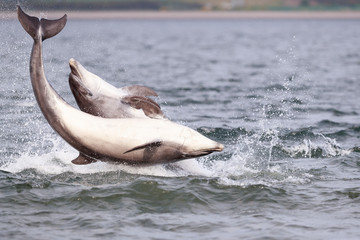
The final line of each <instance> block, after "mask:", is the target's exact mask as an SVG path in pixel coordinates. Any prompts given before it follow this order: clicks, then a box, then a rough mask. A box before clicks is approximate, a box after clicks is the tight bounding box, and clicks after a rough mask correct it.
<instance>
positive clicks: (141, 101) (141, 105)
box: [121, 96, 165, 118]
mask: <svg viewBox="0 0 360 240" xmlns="http://www.w3.org/2000/svg"><path fill="white" fill-rule="evenodd" d="M121 102H122V103H126V104H129V105H130V106H131V107H133V108H136V109H141V110H143V112H144V113H145V115H146V116H148V117H150V118H164V117H165V115H164V113H163V112H162V111H161V109H160V106H159V104H157V103H156V102H155V101H154V100H151V99H150V98H146V97H142V96H126V97H123V98H122V99H121Z"/></svg>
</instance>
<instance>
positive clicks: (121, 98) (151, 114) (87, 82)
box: [69, 58, 166, 119]
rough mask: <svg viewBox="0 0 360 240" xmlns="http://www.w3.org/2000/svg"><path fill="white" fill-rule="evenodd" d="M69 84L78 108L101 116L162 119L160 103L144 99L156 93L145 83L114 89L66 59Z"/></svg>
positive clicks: (71, 60) (163, 116) (76, 63)
mask: <svg viewBox="0 0 360 240" xmlns="http://www.w3.org/2000/svg"><path fill="white" fill-rule="evenodd" d="M69 65H70V69H71V73H70V75H69V84H70V88H71V91H72V93H73V95H74V97H75V100H76V103H77V104H78V106H79V108H80V109H81V111H84V112H86V113H90V114H92V115H95V116H101V117H104V118H157V119H161V118H166V117H165V115H164V113H163V112H162V111H161V108H160V106H159V105H158V104H157V103H156V102H155V101H153V100H152V99H150V98H148V96H158V95H157V93H156V92H155V91H154V90H152V89H150V88H148V87H145V86H138V85H134V86H127V87H122V88H116V87H114V86H113V85H111V84H109V83H107V82H106V81H104V80H103V79H101V78H100V77H99V76H97V75H95V74H93V73H91V72H89V71H88V70H86V69H85V68H84V67H83V66H82V65H81V64H80V63H79V62H78V61H76V60H75V59H73V58H72V59H70V61H69Z"/></svg>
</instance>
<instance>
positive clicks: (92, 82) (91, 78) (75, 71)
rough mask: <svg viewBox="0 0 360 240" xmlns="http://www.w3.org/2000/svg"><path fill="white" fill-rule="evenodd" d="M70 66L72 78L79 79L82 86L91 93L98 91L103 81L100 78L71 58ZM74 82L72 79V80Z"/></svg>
mask: <svg viewBox="0 0 360 240" xmlns="http://www.w3.org/2000/svg"><path fill="white" fill-rule="evenodd" d="M69 66H70V69H71V73H70V77H72V78H74V77H77V80H79V81H81V82H82V84H83V85H84V86H85V87H86V88H88V89H89V90H90V91H93V92H94V91H96V90H97V89H98V88H99V85H100V83H101V82H102V81H104V80H102V79H101V78H100V77H99V76H97V75H95V74H93V73H91V72H89V71H88V70H86V69H85V68H84V67H83V66H82V65H81V64H80V63H79V62H78V61H76V60H75V59H73V58H71V59H70V60H69ZM70 81H72V79H71V80H70Z"/></svg>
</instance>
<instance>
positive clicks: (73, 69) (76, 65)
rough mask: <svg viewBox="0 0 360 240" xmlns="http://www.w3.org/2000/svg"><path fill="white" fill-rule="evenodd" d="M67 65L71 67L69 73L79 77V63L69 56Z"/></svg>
mask: <svg viewBox="0 0 360 240" xmlns="http://www.w3.org/2000/svg"><path fill="white" fill-rule="evenodd" d="M69 66H70V69H71V74H73V75H75V76H76V77H78V78H80V79H81V77H82V75H81V73H80V71H79V63H78V62H77V61H76V60H75V59H73V58H71V59H70V60H69Z"/></svg>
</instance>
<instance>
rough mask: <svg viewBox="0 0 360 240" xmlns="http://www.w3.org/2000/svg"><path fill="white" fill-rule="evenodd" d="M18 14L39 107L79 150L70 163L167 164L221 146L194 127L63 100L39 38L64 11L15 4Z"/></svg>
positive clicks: (54, 27) (52, 30)
mask: <svg viewBox="0 0 360 240" xmlns="http://www.w3.org/2000/svg"><path fill="white" fill-rule="evenodd" d="M17 13H18V19H19V21H20V23H21V25H22V26H23V28H24V29H25V31H26V32H27V33H28V34H29V35H30V36H31V37H32V38H33V40H34V43H33V47H32V52H31V56H30V78H31V83H32V87H33V90H34V95H35V97H36V100H37V102H38V104H39V107H40V109H41V111H42V113H43V115H44V116H45V118H46V120H47V121H48V122H49V124H50V126H51V127H52V128H53V129H54V130H55V131H56V132H57V133H58V134H59V135H60V136H61V137H62V138H63V139H64V140H65V141H66V142H67V143H69V144H70V145H71V146H72V147H74V148H75V149H77V150H78V151H79V152H80V155H79V157H77V158H76V159H74V160H73V161H72V162H73V163H74V164H88V163H91V162H94V161H96V160H100V161H105V162H115V163H129V164H156V163H169V162H174V161H179V160H182V159H187V158H193V157H198V156H203V155H207V154H210V153H212V152H214V151H222V150H223V145H222V144H220V143H217V142H215V141H213V140H211V139H208V138H206V137H205V136H203V135H201V134H200V133H198V132H196V131H195V130H193V129H191V128H188V127H186V126H182V125H179V124H176V123H173V122H171V121H169V120H166V119H165V120H164V119H149V118H138V119H134V118H131V119H129V118H121V119H114V118H102V117H98V116H93V115H91V114H88V113H84V112H82V111H80V110H78V109H76V108H74V107H72V106H70V105H69V104H68V103H66V102H65V101H64V100H63V99H62V98H61V97H60V96H59V94H58V93H57V92H56V91H55V90H54V89H53V88H52V86H51V85H50V83H49V82H48V81H47V79H46V76H45V72H44V68H43V57H42V42H43V41H44V40H45V39H48V38H51V37H53V36H55V35H56V34H58V33H59V32H60V31H61V30H62V29H63V28H64V26H65V24H66V21H67V16H66V15H64V16H63V17H62V18H60V19H58V20H47V19H38V18H36V17H32V16H29V15H27V14H25V13H24V12H23V11H22V10H21V8H20V7H19V6H18V8H17Z"/></svg>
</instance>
